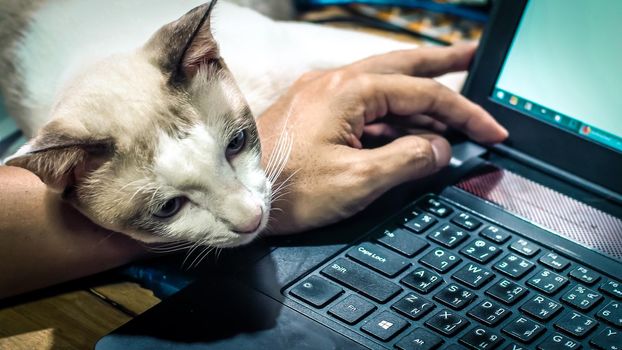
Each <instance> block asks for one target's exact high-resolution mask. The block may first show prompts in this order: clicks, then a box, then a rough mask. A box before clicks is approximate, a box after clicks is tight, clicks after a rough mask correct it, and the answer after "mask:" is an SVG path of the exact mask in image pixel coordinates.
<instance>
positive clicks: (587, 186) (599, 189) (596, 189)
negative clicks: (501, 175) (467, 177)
mask: <svg viewBox="0 0 622 350" xmlns="http://www.w3.org/2000/svg"><path fill="white" fill-rule="evenodd" d="M492 148H493V149H494V150H495V151H497V152H499V153H501V154H503V155H505V156H507V157H510V158H512V159H514V160H517V161H519V162H521V163H525V164H527V165H529V166H531V167H533V168H535V169H537V170H540V171H542V172H544V173H546V174H548V175H551V176H554V177H557V178H559V179H562V180H564V181H566V182H568V183H570V184H572V185H574V186H577V187H580V188H582V189H584V190H586V191H589V192H592V193H594V194H597V195H599V196H601V197H604V198H607V199H609V200H611V201H613V202H615V203H618V204H622V195H620V194H619V193H616V192H614V191H612V190H610V189H608V188H605V187H603V186H600V185H598V184H595V183H593V182H590V181H588V180H586V179H583V178H581V177H579V176H576V175H574V174H571V173H569V172H567V171H565V170H562V169H560V168H557V167H555V166H553V165H551V164H547V163H545V162H543V161H541V160H539V159H537V158H534V157H531V156H529V155H527V154H525V153H522V152H520V151H517V150H515V149H513V148H510V147H508V146H506V145H503V144H499V145H495V146H493V147H492Z"/></svg>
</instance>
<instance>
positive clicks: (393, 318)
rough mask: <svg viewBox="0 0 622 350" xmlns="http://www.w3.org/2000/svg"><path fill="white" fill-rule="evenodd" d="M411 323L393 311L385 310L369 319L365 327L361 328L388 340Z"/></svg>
mask: <svg viewBox="0 0 622 350" xmlns="http://www.w3.org/2000/svg"><path fill="white" fill-rule="evenodd" d="M409 325H410V324H409V323H408V322H406V320H404V319H403V318H401V317H399V316H397V315H395V314H393V313H392V312H388V311H383V312H381V313H380V314H378V315H376V316H375V317H373V318H372V319H370V320H369V321H367V322H366V323H365V324H364V325H363V327H361V330H362V331H363V332H365V333H367V334H370V335H372V336H374V337H376V338H378V339H380V340H382V341H387V340H389V339H391V338H393V337H394V336H395V335H396V334H398V333H399V332H401V331H403V330H404V328H406V327H408V326H409Z"/></svg>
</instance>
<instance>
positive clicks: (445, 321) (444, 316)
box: [425, 309, 469, 337]
mask: <svg viewBox="0 0 622 350" xmlns="http://www.w3.org/2000/svg"><path fill="white" fill-rule="evenodd" d="M425 325H426V326H428V327H430V328H432V329H433V330H435V331H437V332H439V333H441V334H442V335H446V336H448V337H453V336H454V335H456V334H457V333H458V332H460V331H461V330H462V329H463V328H464V327H466V326H468V325H469V321H467V319H466V318H463V317H462V316H460V315H458V314H457V313H454V312H453V311H449V310H447V309H444V310H441V312H439V313H437V314H436V315H434V316H432V317H430V318H429V319H428V320H427V321H426V322H425Z"/></svg>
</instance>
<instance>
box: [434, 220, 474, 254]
mask: <svg viewBox="0 0 622 350" xmlns="http://www.w3.org/2000/svg"><path fill="white" fill-rule="evenodd" d="M468 237H469V234H468V233H467V232H466V231H464V230H463V229H459V228H456V227H455V226H452V225H449V224H446V225H443V226H441V227H439V228H438V229H436V230H433V231H432V232H430V234H429V235H428V238H429V239H430V240H432V241H434V242H436V243H438V244H440V245H442V246H445V247H447V248H453V247H456V246H457V245H459V244H460V243H462V242H463V241H464V240H465V239H467V238H468Z"/></svg>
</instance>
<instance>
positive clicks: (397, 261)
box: [348, 242, 410, 277]
mask: <svg viewBox="0 0 622 350" xmlns="http://www.w3.org/2000/svg"><path fill="white" fill-rule="evenodd" d="M348 257H349V258H351V259H352V260H356V261H358V262H360V263H361V264H363V265H365V266H367V267H369V268H371V269H373V270H376V271H378V272H380V273H381V274H383V275H386V276H389V277H394V276H396V275H397V274H398V273H400V272H402V271H404V269H406V268H407V267H408V266H410V262H409V261H408V260H407V259H405V258H402V257H401V256H400V255H399V254H396V253H393V252H392V251H390V250H388V249H387V248H384V247H381V246H379V245H375V244H371V243H368V242H365V243H361V244H359V245H355V246H354V247H352V249H350V250H349V251H348Z"/></svg>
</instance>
